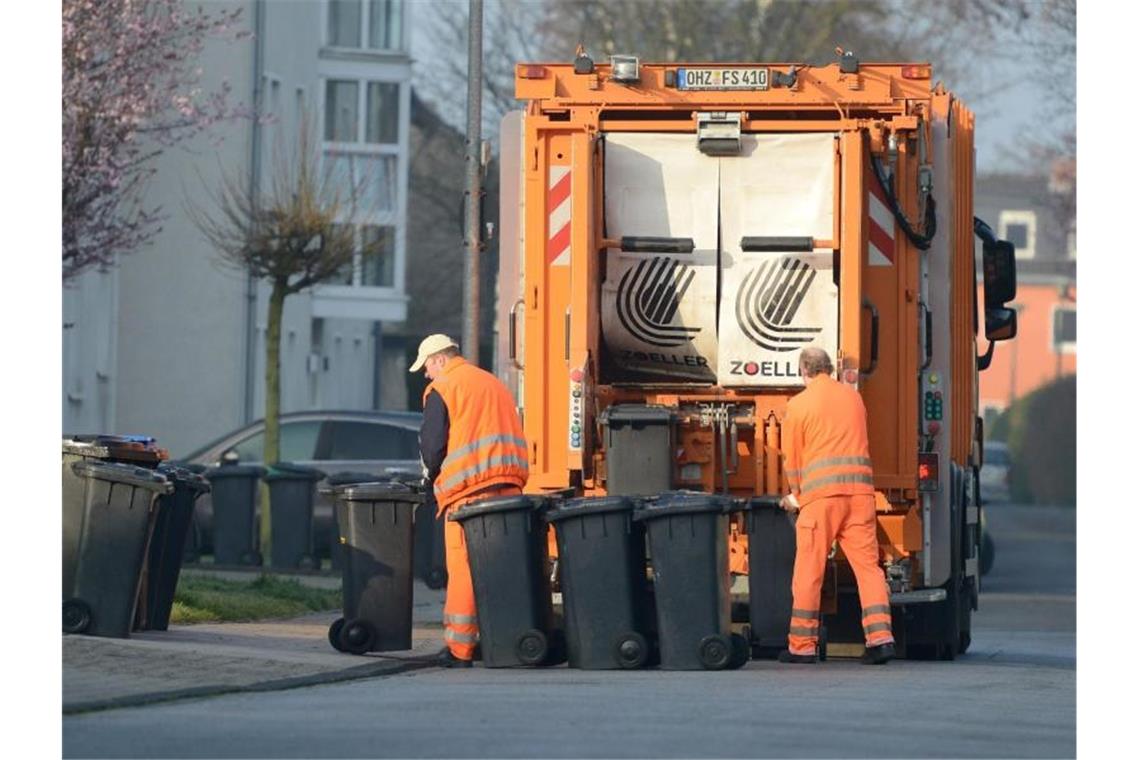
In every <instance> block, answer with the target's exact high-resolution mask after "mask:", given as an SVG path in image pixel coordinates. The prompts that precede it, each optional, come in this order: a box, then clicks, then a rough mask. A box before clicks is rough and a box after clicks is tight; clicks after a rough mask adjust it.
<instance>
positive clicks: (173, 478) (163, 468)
mask: <svg viewBox="0 0 1140 760" xmlns="http://www.w3.org/2000/svg"><path fill="white" fill-rule="evenodd" d="M156 472H158V474H159V475H165V476H166V479H167V480H169V481H170V482H171V483H173V484H174V487H175V488H180V487H181V488H184V489H189V490H191V491H196V492H198V493H208V492H209V490H210V481H208V480H206V479H205V478H204V477H202V475H201V474H199V473H197V472H194V471H193V470H191V469H190V468H189V467H182V466H180V465H176V464H170V463H163V464H160V465H159V466H158V467H157V469H156Z"/></svg>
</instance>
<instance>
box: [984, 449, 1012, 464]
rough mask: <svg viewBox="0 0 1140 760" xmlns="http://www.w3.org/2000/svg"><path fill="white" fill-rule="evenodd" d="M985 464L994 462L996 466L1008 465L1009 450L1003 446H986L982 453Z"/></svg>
mask: <svg viewBox="0 0 1140 760" xmlns="http://www.w3.org/2000/svg"><path fill="white" fill-rule="evenodd" d="M982 456H983V457H984V460H983V461H984V462H985V464H996V465H998V466H1004V467H1008V466H1009V450H1008V449H1006V447H1005V446H986V450H985V452H984V453H983V455H982Z"/></svg>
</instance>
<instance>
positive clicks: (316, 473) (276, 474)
mask: <svg viewBox="0 0 1140 760" xmlns="http://www.w3.org/2000/svg"><path fill="white" fill-rule="evenodd" d="M324 477H325V474H324V472H322V471H321V470H318V469H317V468H316V467H305V466H303V465H299V464H294V463H292V462H277V463H276V464H274V465H271V466H270V467H269V470H268V471H267V472H266V473H265V474H264V475H263V476H262V478H263V479H264V480H265V481H266V482H271V481H274V480H312V481H317V480H321V479H323V478H324Z"/></svg>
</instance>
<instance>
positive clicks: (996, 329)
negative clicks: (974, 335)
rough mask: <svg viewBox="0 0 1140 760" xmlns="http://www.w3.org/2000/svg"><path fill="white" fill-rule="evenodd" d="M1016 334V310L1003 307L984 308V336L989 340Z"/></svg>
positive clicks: (1001, 338)
mask: <svg viewBox="0 0 1140 760" xmlns="http://www.w3.org/2000/svg"><path fill="white" fill-rule="evenodd" d="M1015 335H1017V311H1015V310H1014V309H1007V308H1004V307H1001V306H999V307H994V308H987V309H986V338H987V339H988V340H991V341H995V342H996V341H999V340H1009V339H1010V338H1012V337H1014V336H1015Z"/></svg>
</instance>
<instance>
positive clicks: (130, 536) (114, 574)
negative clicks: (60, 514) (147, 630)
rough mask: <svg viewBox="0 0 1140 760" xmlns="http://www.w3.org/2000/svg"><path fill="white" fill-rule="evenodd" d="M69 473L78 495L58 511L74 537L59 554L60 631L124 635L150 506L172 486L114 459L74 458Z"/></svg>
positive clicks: (147, 535)
mask: <svg viewBox="0 0 1140 760" xmlns="http://www.w3.org/2000/svg"><path fill="white" fill-rule="evenodd" d="M72 471H73V472H74V474H75V475H76V476H77V477H78V478H79V480H80V482H81V483H82V493H81V494H80V495H79V496H78V498H79V499H80V501H79V508H78V509H74V508H73V509H67V508H65V510H64V531H65V533H66V532H67V531H68V530H69V528H70V530H72V531H73V532H74V533H75V535H76V541H75V544H74V547H73V548H74V553H68V552H66V551H65V553H64V556H63V583H64V586H63V631H64V633H87V634H90V635H92V636H111V637H116V638H127V637H128V636H129V635H130V632H131V623H132V622H133V621H134V615H135V602H136V601H137V599H138V593H139V578H140V575H141V571H142V566H143V562H144V561H145V560H146V547H147V540H148V539H149V538H150V533H151V530H152V527H153V519H152V518H153V515H154V510H155V504H156V502H157V500H158V498H159V496H161V495H163V494H168V493H170V492H171V490H172V489H173V486H171V485H170V483H169V482H168V481H167V479H166V478H165V477H164V476H163V475H160V474H159V473H157V472H155V471H154V470H149V469H146V468H142V467H135V466H132V465H128V464H121V463H117V462H91V461H81V462H75V463H73V464H72ZM69 498H75V494H71V495H69ZM76 519H77V520H78V525H74V524H73V525H68V522H69V521H72V520H76Z"/></svg>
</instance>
